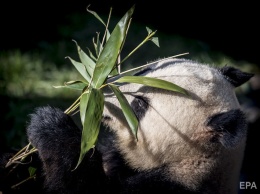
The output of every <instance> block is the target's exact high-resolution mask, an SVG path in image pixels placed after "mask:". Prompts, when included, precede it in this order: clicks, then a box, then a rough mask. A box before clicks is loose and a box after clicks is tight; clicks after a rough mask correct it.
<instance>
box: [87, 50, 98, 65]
mask: <svg viewBox="0 0 260 194" xmlns="http://www.w3.org/2000/svg"><path fill="white" fill-rule="evenodd" d="M87 49H88V53H89V56H90V58H91V59H93V60H94V61H95V62H96V61H97V58H96V57H95V56H94V55H93V53H92V52H91V50H90V49H89V48H87ZM95 65H96V64H95Z"/></svg>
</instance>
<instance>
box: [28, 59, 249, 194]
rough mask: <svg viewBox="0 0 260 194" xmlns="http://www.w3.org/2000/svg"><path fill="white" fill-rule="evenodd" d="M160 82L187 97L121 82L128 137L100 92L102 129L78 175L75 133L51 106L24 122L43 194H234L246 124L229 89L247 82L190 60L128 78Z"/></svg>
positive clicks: (109, 96)
mask: <svg viewBox="0 0 260 194" xmlns="http://www.w3.org/2000/svg"><path fill="white" fill-rule="evenodd" d="M135 75H136V76H140V75H141V76H147V77H154V78H159V79H163V80H166V81H170V82H172V83H174V84H177V85H179V86H181V87H182V88H184V89H185V90H186V91H187V92H188V94H189V95H184V94H181V93H177V92H173V91H168V90H163V89H158V88H154V87H149V86H144V85H141V84H135V83H124V84H121V85H120V90H121V91H122V92H123V93H124V95H125V96H126V98H127V100H128V102H129V103H130V105H131V107H132V109H133V111H134V113H135V114H136V116H137V118H138V121H139V127H138V133H137V137H138V140H137V139H136V138H135V136H134V135H133V133H132V132H131V130H130V128H129V126H128V123H127V121H126V119H125V117H124V115H123V113H122V110H121V107H120V104H119V102H118V100H117V98H116V97H115V96H114V95H113V93H112V92H111V91H108V90H104V94H105V108H104V113H103V117H102V129H101V131H100V134H99V137H98V141H97V143H96V146H95V147H94V148H93V149H91V150H90V151H89V152H88V153H87V155H86V156H85V157H84V160H83V162H82V163H81V164H80V165H79V167H78V168H76V169H74V167H75V166H76V164H77V161H78V157H79V153H80V142H81V129H80V128H79V127H78V125H77V124H75V122H74V121H73V119H72V118H71V117H70V116H68V115H66V114H64V112H63V110H61V109H59V108H57V107H51V106H45V107H38V108H37V109H36V110H35V112H33V113H32V114H31V115H30V120H29V121H28V126H27V135H28V140H29V141H30V142H31V143H32V145H33V146H35V147H36V148H37V149H38V155H39V158H40V160H41V162H42V176H43V177H44V179H45V180H44V186H45V191H46V193H55V194H64V193H68V194H74V193H75V194H81V193H82V194H85V193H94V194H97V193H102V194H117V193H120V194H121V193H125V194H128V193H131V194H144V193H163V194H168V193H174V194H178V193H191V194H195V193H199V194H212V193H214V194H237V192H238V187H239V175H240V168H241V164H242V161H243V152H244V148H245V144H246V137H247V122H246V117H245V115H244V113H243V112H242V110H241V108H240V105H239V102H238V100H237V97H236V95H235V88H236V87H239V86H240V85H242V84H244V83H245V82H247V81H248V80H249V79H250V78H251V77H252V76H253V75H252V74H250V73H245V72H242V71H240V70H238V69H236V68H234V67H229V66H225V67H222V68H217V67H214V66H211V65H208V64H201V63H199V62H196V61H193V60H189V59H181V58H180V59H178V58H176V59H167V60H161V61H159V62H154V64H152V65H151V66H149V67H147V68H145V69H143V70H142V71H140V72H138V73H137V74H135Z"/></svg>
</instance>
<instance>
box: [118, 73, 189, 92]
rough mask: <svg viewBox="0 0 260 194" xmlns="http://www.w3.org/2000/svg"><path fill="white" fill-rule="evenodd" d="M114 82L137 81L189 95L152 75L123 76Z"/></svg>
mask: <svg viewBox="0 0 260 194" xmlns="http://www.w3.org/2000/svg"><path fill="white" fill-rule="evenodd" d="M115 82H119V83H122V82H131V83H137V84H143V85H146V86H151V87H156V88H161V89H165V90H170V91H174V92H179V93H182V94H185V95H189V94H188V92H187V91H186V90H185V89H184V88H182V87H180V86H178V85H176V84H174V83H171V82H168V81H165V80H161V79H157V78H152V77H145V76H124V77H121V78H119V79H118V80H116V81H115Z"/></svg>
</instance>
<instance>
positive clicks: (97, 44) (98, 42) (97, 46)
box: [93, 33, 103, 58]
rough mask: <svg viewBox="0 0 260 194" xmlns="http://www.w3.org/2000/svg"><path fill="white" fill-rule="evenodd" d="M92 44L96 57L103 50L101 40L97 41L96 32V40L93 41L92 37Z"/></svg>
mask: <svg viewBox="0 0 260 194" xmlns="http://www.w3.org/2000/svg"><path fill="white" fill-rule="evenodd" d="M93 44H94V48H95V51H96V55H97V58H98V57H99V54H100V53H101V51H102V50H103V47H102V45H101V42H100V41H99V33H97V40H96V42H95V40H94V38H93Z"/></svg>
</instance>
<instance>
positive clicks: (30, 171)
mask: <svg viewBox="0 0 260 194" xmlns="http://www.w3.org/2000/svg"><path fill="white" fill-rule="evenodd" d="M28 171H29V175H30V177H31V176H33V175H34V174H35V172H36V168H34V167H31V166H30V167H29V168H28Z"/></svg>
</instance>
